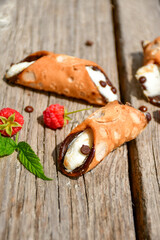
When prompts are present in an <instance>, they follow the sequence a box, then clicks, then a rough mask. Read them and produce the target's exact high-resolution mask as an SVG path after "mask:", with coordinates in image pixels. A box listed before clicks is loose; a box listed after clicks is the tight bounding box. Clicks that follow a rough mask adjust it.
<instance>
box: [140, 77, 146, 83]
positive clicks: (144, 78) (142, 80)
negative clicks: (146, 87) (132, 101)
mask: <svg viewBox="0 0 160 240" xmlns="http://www.w3.org/2000/svg"><path fill="white" fill-rule="evenodd" d="M146 80H147V79H146V77H143V76H142V77H140V78H139V82H140V83H145V82H146Z"/></svg>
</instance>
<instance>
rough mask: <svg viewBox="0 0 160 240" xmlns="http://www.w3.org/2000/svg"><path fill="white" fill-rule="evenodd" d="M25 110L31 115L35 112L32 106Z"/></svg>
mask: <svg viewBox="0 0 160 240" xmlns="http://www.w3.org/2000/svg"><path fill="white" fill-rule="evenodd" d="M24 110H25V111H26V112H28V113H31V112H33V111H34V108H33V107H32V106H27V107H25V109H24Z"/></svg>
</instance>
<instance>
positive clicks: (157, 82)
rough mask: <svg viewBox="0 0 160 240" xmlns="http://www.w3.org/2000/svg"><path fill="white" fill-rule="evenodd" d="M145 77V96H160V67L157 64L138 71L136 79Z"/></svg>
mask: <svg viewBox="0 0 160 240" xmlns="http://www.w3.org/2000/svg"><path fill="white" fill-rule="evenodd" d="M140 77H145V78H146V81H145V82H144V83H143V85H144V86H145V87H146V90H143V92H144V94H145V95H146V96H149V97H154V96H157V95H160V67H158V66H157V65H156V64H148V65H146V66H144V67H141V68H139V69H138V71H137V73H136V79H137V80H139V79H140Z"/></svg>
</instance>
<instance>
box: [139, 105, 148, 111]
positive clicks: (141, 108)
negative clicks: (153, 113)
mask: <svg viewBox="0 0 160 240" xmlns="http://www.w3.org/2000/svg"><path fill="white" fill-rule="evenodd" d="M139 110H140V111H141V112H147V110H148V109H147V107H146V106H140V107H139Z"/></svg>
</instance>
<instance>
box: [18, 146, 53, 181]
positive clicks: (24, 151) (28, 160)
mask: <svg viewBox="0 0 160 240" xmlns="http://www.w3.org/2000/svg"><path fill="white" fill-rule="evenodd" d="M17 147H18V151H19V155H18V158H19V161H20V162H21V163H22V164H23V166H24V167H25V168H26V169H27V170H28V171H30V172H31V173H33V174H34V175H35V176H37V177H39V178H41V179H43V180H52V179H51V178H48V177H46V176H45V175H44V171H43V167H42V165H41V163H40V159H39V158H38V156H37V155H36V154H35V152H34V151H33V150H32V148H31V147H30V145H29V144H28V143H26V142H19V143H18V146H17Z"/></svg>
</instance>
